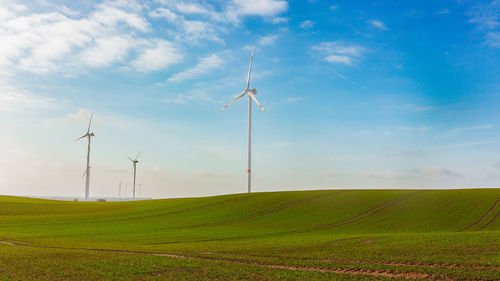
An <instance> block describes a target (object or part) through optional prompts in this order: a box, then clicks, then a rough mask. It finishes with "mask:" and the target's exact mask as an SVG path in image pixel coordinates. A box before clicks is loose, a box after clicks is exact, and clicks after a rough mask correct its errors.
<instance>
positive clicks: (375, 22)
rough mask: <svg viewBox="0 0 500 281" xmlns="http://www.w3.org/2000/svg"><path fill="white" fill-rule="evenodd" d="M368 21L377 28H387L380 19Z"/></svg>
mask: <svg viewBox="0 0 500 281" xmlns="http://www.w3.org/2000/svg"><path fill="white" fill-rule="evenodd" d="M368 23H369V24H370V25H371V26H373V27H375V28H378V29H380V30H387V27H386V26H385V24H384V23H383V22H382V21H380V20H369V21H368Z"/></svg>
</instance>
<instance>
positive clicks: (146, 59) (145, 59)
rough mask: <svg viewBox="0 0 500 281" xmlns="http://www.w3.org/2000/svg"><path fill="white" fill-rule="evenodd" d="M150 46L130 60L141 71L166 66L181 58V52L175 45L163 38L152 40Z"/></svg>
mask: <svg viewBox="0 0 500 281" xmlns="http://www.w3.org/2000/svg"><path fill="white" fill-rule="evenodd" d="M151 45H152V46H151V47H149V48H146V49H144V51H143V52H142V54H141V55H140V56H139V57H138V58H137V59H135V60H134V61H132V63H131V64H132V66H133V67H134V68H136V69H137V70H138V71H141V72H151V71H156V70H160V69H163V68H166V67H168V66H170V65H173V64H176V63H178V62H180V61H181V60H182V54H181V53H180V52H179V51H178V50H177V48H175V46H174V45H173V44H172V43H170V42H168V41H165V40H160V39H158V40H154V41H153V42H151Z"/></svg>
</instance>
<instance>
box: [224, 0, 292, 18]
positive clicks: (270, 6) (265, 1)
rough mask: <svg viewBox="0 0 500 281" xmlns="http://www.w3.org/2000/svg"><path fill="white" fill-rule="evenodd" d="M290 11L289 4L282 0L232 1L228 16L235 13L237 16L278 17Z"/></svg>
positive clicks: (227, 12)
mask: <svg viewBox="0 0 500 281" xmlns="http://www.w3.org/2000/svg"><path fill="white" fill-rule="evenodd" d="M287 9H288V3H287V2H286V1H281V0H254V1H247V0H232V3H231V4H230V6H229V7H228V9H227V11H226V15H227V16H230V13H235V16H246V15H249V16H266V17H269V16H276V15H278V14H280V13H282V12H284V11H286V10H287Z"/></svg>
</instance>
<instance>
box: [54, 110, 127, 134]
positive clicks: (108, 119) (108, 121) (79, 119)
mask: <svg viewBox="0 0 500 281" xmlns="http://www.w3.org/2000/svg"><path fill="white" fill-rule="evenodd" d="M92 113H94V117H93V119H92V124H94V125H96V124H97V125H98V126H106V127H113V128H118V129H120V130H125V129H127V128H128V125H127V121H125V120H124V119H123V118H121V117H119V116H116V115H111V114H99V113H98V112H97V113H96V112H92V111H91V110H89V109H85V108H80V109H78V110H77V111H76V112H70V113H67V114H66V115H64V116H61V117H58V118H53V119H49V120H46V121H45V122H44V124H45V125H46V126H49V127H53V126H60V125H63V126H81V127H82V130H83V128H85V129H86V126H87V125H88V122H89V118H90V115H91V114H92Z"/></svg>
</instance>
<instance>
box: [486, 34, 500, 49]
mask: <svg viewBox="0 0 500 281" xmlns="http://www.w3.org/2000/svg"><path fill="white" fill-rule="evenodd" d="M486 44H488V45H489V46H490V47H492V48H500V31H498V32H488V33H487V34H486Z"/></svg>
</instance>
